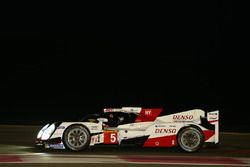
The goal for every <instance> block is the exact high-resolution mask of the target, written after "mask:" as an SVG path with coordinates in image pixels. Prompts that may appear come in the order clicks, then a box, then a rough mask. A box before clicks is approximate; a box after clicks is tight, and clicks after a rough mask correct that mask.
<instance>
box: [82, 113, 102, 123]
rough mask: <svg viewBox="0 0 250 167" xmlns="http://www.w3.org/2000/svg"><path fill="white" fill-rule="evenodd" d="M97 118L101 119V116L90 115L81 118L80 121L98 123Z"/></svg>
mask: <svg viewBox="0 0 250 167" xmlns="http://www.w3.org/2000/svg"><path fill="white" fill-rule="evenodd" d="M97 118H100V114H88V115H86V116H84V117H83V118H81V119H80V120H79V121H80V122H94V123H97V122H98V121H97Z"/></svg>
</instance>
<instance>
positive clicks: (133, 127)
mask: <svg viewBox="0 0 250 167" xmlns="http://www.w3.org/2000/svg"><path fill="white" fill-rule="evenodd" d="M162 110H163V109H162V108H141V107H122V108H105V109H104V110H103V111H102V114H97V115H95V114H93V115H88V116H86V117H85V118H83V119H82V120H81V121H79V122H55V123H51V124H47V125H45V126H44V127H43V128H42V129H41V130H40V131H39V133H38V135H37V139H36V142H35V145H36V146H37V147H42V148H52V149H68V150H71V151H81V150H84V149H87V148H89V147H92V146H96V145H119V146H120V145H126V144H130V145H131V144H135V145H141V146H142V147H173V146H178V147H179V148H180V149H181V150H183V151H185V152H195V151H197V150H199V149H200V148H202V146H203V144H204V143H214V144H217V143H218V142H219V111H211V112H205V111H203V110H201V109H193V110H188V111H183V112H178V113H174V114H169V115H163V116H161V115H160V113H161V112H162Z"/></svg>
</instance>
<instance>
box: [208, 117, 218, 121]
mask: <svg viewBox="0 0 250 167" xmlns="http://www.w3.org/2000/svg"><path fill="white" fill-rule="evenodd" d="M215 119H218V117H209V120H215Z"/></svg>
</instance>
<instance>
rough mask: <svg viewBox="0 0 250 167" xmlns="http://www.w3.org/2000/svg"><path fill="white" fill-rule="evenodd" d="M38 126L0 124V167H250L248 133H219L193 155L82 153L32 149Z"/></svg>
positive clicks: (122, 150)
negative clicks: (214, 142) (213, 143)
mask: <svg viewBox="0 0 250 167" xmlns="http://www.w3.org/2000/svg"><path fill="white" fill-rule="evenodd" d="M40 128H41V127H40V126H15V125H0V167H5V166H6V167H15V166H21V167H22V166H28V167H29V166H38V167H40V166H41V167H49V166H53V167H57V166H58V167H59V166H60V167H68V166H74V167H78V166H83V165H84V164H85V165H87V166H89V167H96V166H102V167H106V166H109V167H110V166H112V167H116V166H117V167H118V166H119V167H124V166H133V167H137V166H140V167H142V166H143V167H144V166H145V167H148V166H166V165H167V166H250V134H249V133H233V132H221V133H220V143H219V145H217V146H212V147H211V146H210V147H209V146H205V147H204V148H203V149H202V150H200V151H199V152H196V153H183V152H181V151H180V150H178V149H177V148H138V147H132V146H127V147H117V146H99V147H92V148H89V149H87V150H85V151H82V152H77V153H76V152H70V151H66V150H46V151H41V150H38V149H36V148H35V147H34V140H35V137H36V134H37V132H38V131H39V129H40Z"/></svg>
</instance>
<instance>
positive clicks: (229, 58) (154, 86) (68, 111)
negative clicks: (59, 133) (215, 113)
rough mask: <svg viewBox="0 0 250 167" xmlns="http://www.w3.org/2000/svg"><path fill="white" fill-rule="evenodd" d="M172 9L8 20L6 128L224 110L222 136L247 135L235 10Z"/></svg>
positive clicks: (2, 38) (0, 49) (217, 6)
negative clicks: (147, 112) (123, 114)
mask: <svg viewBox="0 0 250 167" xmlns="http://www.w3.org/2000/svg"><path fill="white" fill-rule="evenodd" d="M171 5H173V4H171ZM171 5H167V6H162V5H161V4H156V5H155V6H154V5H151V4H148V5H146V6H141V5H139V6H137V7H135V6H133V7H131V8H126V7H124V8H121V6H120V7H117V8H116V10H114V11H112V12H110V13H106V12H107V11H108V10H107V11H105V10H103V11H102V12H100V13H98V14H97V15H96V16H92V14H93V13H95V12H92V13H89V14H88V15H85V14H81V15H79V13H81V12H79V13H73V14H72V13H71V12H69V13H71V15H70V16H68V17H66V16H67V15H68V14H69V13H60V12H55V14H54V15H53V14H51V15H50V14H47V15H44V14H43V13H42V14H40V15H34V14H33V13H29V12H27V13H25V12H24V13H15V14H13V15H11V16H8V17H2V19H3V21H2V26H1V32H0V54H1V105H0V112H1V116H0V123H1V124H27V125H43V124H45V123H47V122H50V121H58V120H75V119H76V120H77V119H78V118H80V117H82V116H84V115H86V114H87V113H92V112H99V111H101V110H102V108H104V107H122V106H142V107H163V108H164V111H165V112H166V113H171V112H177V111H183V110H188V109H193V108H201V109H204V110H206V111H210V110H217V109H218V110H220V119H221V125H220V126H221V129H222V130H225V131H226V130H230V131H248V132H249V131H250V127H249V113H248V112H249V111H248V103H249V100H248V99H249V98H248V93H247V92H248V90H249V88H248V87H249V81H248V80H247V78H248V76H249V72H248V70H249V62H248V61H246V59H245V58H244V55H242V54H241V53H240V50H242V49H243V48H244V46H241V41H240V38H239V36H241V35H242V34H241V33H242V32H241V29H240V28H239V27H240V25H239V24H237V25H238V26H236V25H235V23H234V22H233V17H234V15H233V13H232V2H231V1H219V2H207V3H205V2H203V3H199V4H197V3H190V2H188V3H186V4H182V5H180V4H175V5H178V6H177V7H175V8H173V7H172V6H171ZM34 10H35V9H34ZM10 13H11V12H10ZM38 13H39V12H38ZM241 47H242V48H241Z"/></svg>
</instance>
